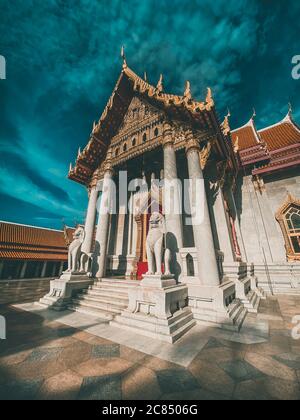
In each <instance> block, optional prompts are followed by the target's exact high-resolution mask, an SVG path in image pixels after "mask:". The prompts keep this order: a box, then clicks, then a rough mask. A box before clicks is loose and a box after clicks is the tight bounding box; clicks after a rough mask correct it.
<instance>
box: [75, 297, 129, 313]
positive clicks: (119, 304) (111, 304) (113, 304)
mask: <svg viewBox="0 0 300 420" xmlns="http://www.w3.org/2000/svg"><path fill="white" fill-rule="evenodd" d="M75 299H76V300H80V301H81V302H91V303H96V304H99V305H103V306H107V307H108V308H116V309H118V308H119V309H121V310H123V309H126V308H127V307H128V301H127V302H124V301H119V300H117V299H114V298H110V299H108V298H105V297H104V298H101V297H99V296H91V295H85V294H79V295H77V296H76V298H75ZM73 300H74V299H73Z"/></svg>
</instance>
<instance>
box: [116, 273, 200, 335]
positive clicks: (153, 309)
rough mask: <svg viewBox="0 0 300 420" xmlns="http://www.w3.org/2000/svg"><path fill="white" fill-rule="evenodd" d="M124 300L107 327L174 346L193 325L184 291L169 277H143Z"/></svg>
mask: <svg viewBox="0 0 300 420" xmlns="http://www.w3.org/2000/svg"><path fill="white" fill-rule="evenodd" d="M128 297H129V305H128V308H127V309H126V310H125V311H123V312H122V313H121V315H119V316H116V318H115V319H114V320H113V321H111V325H114V326H117V327H120V328H122V329H129V330H134V331H135V332H137V333H139V334H143V335H146V336H150V337H153V338H157V339H158V340H162V341H166V342H169V343H174V342H175V341H176V340H178V339H179V338H180V337H182V335H183V334H185V332H187V331H188V330H189V329H190V328H192V327H193V326H194V325H195V324H196V322H195V321H194V319H193V315H192V312H191V309H190V308H188V307H187V298H188V288H187V286H186V285H183V284H180V285H177V284H176V281H175V279H174V278H173V276H160V275H145V276H144V278H143V280H142V281H141V282H140V284H139V285H137V287H134V288H131V289H130V290H129V292H128Z"/></svg>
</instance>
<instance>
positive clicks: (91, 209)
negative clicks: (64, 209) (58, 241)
mask: <svg viewBox="0 0 300 420" xmlns="http://www.w3.org/2000/svg"><path fill="white" fill-rule="evenodd" d="M97 199H98V190H97V186H94V187H92V189H91V192H90V196H89V204H88V209H87V215H86V219H85V227H84V230H85V238H84V242H83V244H82V251H83V252H85V253H87V254H89V253H90V252H91V250H92V244H93V236H94V229H95V222H96V212H97Z"/></svg>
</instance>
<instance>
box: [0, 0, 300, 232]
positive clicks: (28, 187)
mask: <svg viewBox="0 0 300 420" xmlns="http://www.w3.org/2000/svg"><path fill="white" fill-rule="evenodd" d="M299 20H300V3H299V1H298V0H294V1H281V0H269V1H268V0H247V1H246V0H235V1H233V0H215V1H211V0H198V1H197V0H194V1H193V0H189V1H185V0H181V1H179V0H173V1H170V0H160V1H157V0H139V1H137V0H126V1H122V0H109V1H100V0H98V1H96V0H94V1H91V0H80V1H67V0H48V1H42V0H39V1H36V0H35V1H34V0H22V1H21V0H14V1H8V0H0V55H2V56H4V57H5V59H6V63H7V64H6V65H7V69H6V72H7V79H6V80H0V176H1V184H0V219H2V220H10V221H14V222H19V223H28V224H33V225H40V226H48V227H54V228H60V227H61V225H62V220H64V221H65V222H66V223H67V224H69V225H70V224H71V225H73V224H74V221H82V220H83V218H84V213H85V209H86V201H87V197H86V191H85V189H84V188H83V187H81V186H80V185H77V184H75V183H74V182H72V181H69V180H68V179H67V178H66V175H67V172H68V167H69V163H70V162H71V161H72V162H74V160H75V157H76V154H77V150H78V147H79V146H81V147H84V146H85V144H86V142H87V140H88V137H89V133H90V131H91V127H92V123H93V121H94V120H97V119H98V118H99V117H100V115H101V113H102V110H103V107H104V106H105V104H106V101H107V99H108V97H109V96H110V94H111V91H112V89H113V87H114V85H115V82H116V79H117V77H118V76H119V73H120V70H121V59H120V47H121V45H122V44H124V45H125V47H126V55H127V61H128V64H129V66H130V67H131V68H133V70H135V71H136V72H137V73H139V74H141V75H143V73H144V71H147V75H148V78H149V80H150V82H151V83H153V84H154V83H156V82H157V80H158V78H159V74H160V73H163V75H164V85H165V89H166V91H168V92H172V93H182V92H183V89H184V82H185V80H187V79H188V80H190V82H191V86H192V93H193V96H194V97H195V98H197V99H201V98H203V97H204V95H205V88H206V86H210V87H211V88H212V90H213V94H214V97H215V100H216V104H217V109H218V113H219V115H220V118H223V116H224V114H226V113H227V107H228V108H229V109H230V111H231V114H232V118H231V123H232V127H234V128H235V127H237V126H239V125H242V124H244V123H245V122H246V121H247V120H248V119H249V118H250V116H251V114H252V109H253V107H255V109H256V113H257V118H256V121H257V125H258V127H259V128H261V127H263V126H265V125H268V124H272V123H275V122H277V121H278V120H280V119H281V118H283V117H284V115H285V114H286V112H287V103H288V102H291V103H292V105H293V109H294V117H295V119H296V121H298V122H299V121H300V95H299V92H300V80H293V79H292V77H291V71H292V64H291V60H292V57H293V56H294V55H298V54H300V46H299V44H300V43H299V39H300V31H299Z"/></svg>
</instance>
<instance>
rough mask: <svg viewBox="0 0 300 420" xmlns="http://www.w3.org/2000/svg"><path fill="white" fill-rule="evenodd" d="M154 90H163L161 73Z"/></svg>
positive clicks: (159, 91)
mask: <svg viewBox="0 0 300 420" xmlns="http://www.w3.org/2000/svg"><path fill="white" fill-rule="evenodd" d="M156 90H157V92H158V93H161V92H162V91H163V90H164V86H163V75H162V74H161V75H160V77H159V80H158V83H157V85H156Z"/></svg>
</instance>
